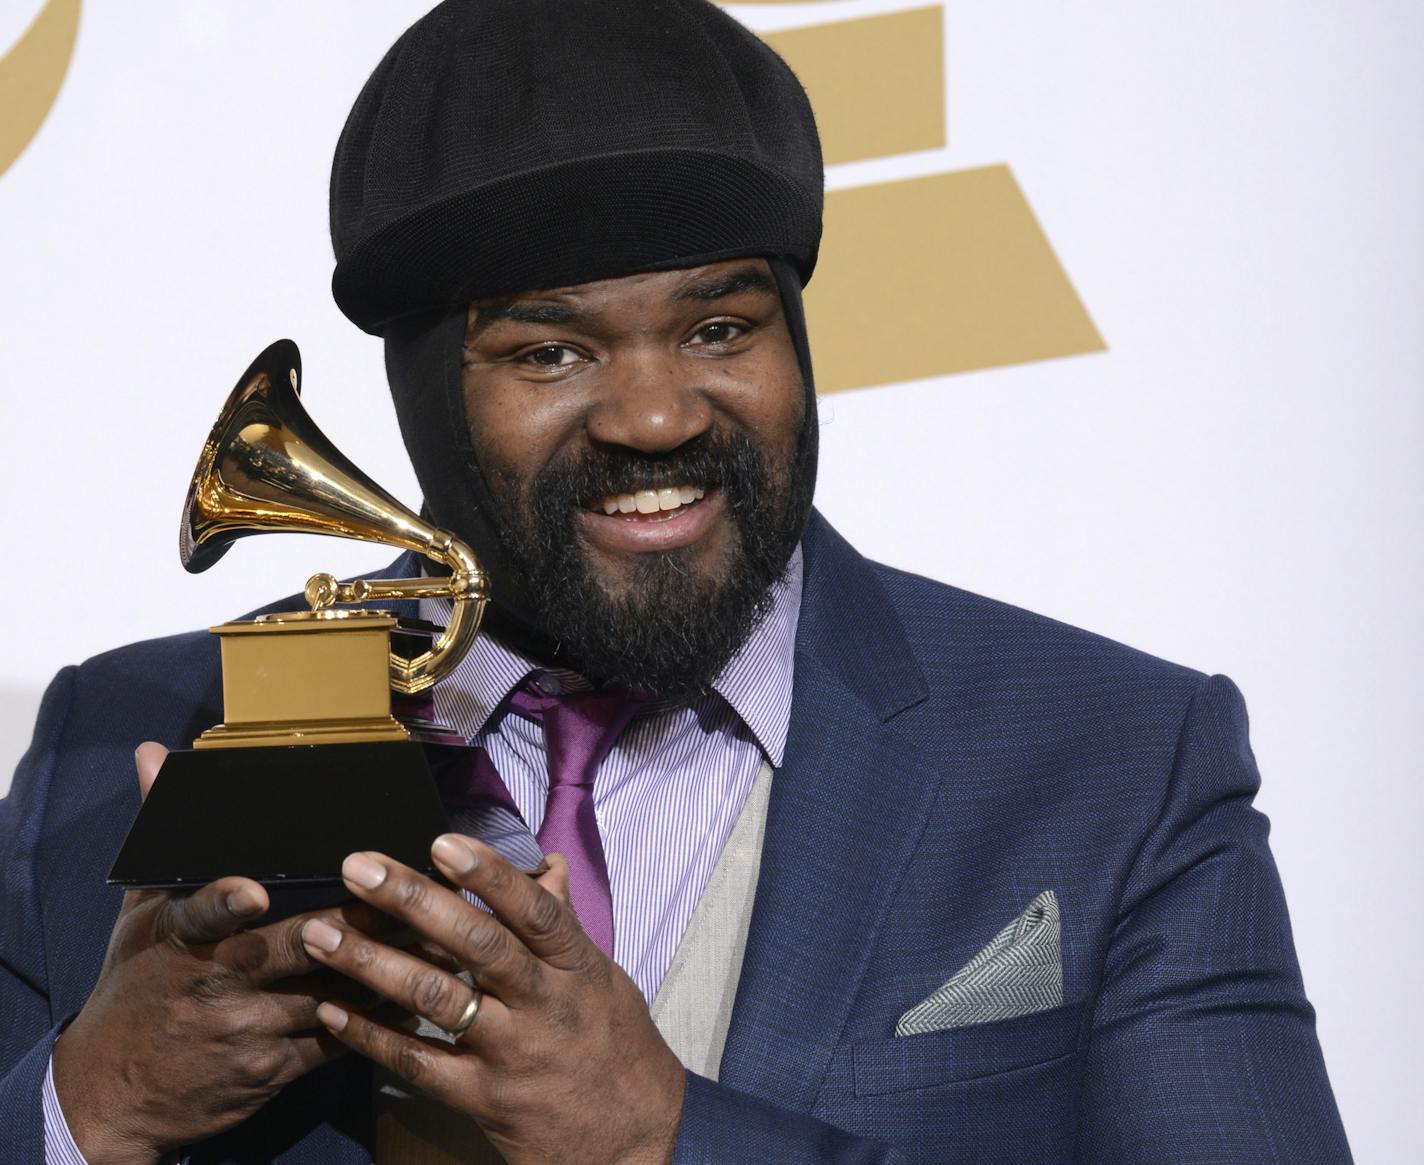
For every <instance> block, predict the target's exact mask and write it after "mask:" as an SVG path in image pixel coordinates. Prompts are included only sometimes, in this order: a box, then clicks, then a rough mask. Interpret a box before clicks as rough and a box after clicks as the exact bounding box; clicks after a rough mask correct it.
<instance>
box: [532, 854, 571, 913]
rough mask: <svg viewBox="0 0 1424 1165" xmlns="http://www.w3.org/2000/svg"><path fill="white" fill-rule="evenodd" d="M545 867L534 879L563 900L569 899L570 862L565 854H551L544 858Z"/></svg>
mask: <svg viewBox="0 0 1424 1165" xmlns="http://www.w3.org/2000/svg"><path fill="white" fill-rule="evenodd" d="M544 865H545V869H544V871H543V872H542V873H541V874H540V875H539V876H538V877H537V878H535V879H534V880H535V881H536V882H538V883H539V885H541V886H543V887H544V889H545V890H547V891H548V892H549V893H550V894H552V895H553V896H554V897H555V898H557V899H559V901H561V902H568V901H569V863H568V862H566V861H565V860H564V855H563V854H549V855H548V857H546V858H545V859H544Z"/></svg>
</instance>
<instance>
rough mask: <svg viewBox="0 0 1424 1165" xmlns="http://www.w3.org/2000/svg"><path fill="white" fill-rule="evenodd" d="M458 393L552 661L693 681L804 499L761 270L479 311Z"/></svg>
mask: <svg viewBox="0 0 1424 1165" xmlns="http://www.w3.org/2000/svg"><path fill="white" fill-rule="evenodd" d="M463 389H464V399H465V409H466V415H467V417H468V420H469V425H470V434H471V441H472V444H473V446H474V449H475V451H476V454H477V456H478V459H479V463H480V466H481V468H482V470H483V472H484V474H485V477H486V480H487V483H488V486H489V489H490V492H491V494H492V495H493V497H494V498H495V501H496V503H497V505H498V508H499V510H500V513H498V514H496V515H494V517H495V519H496V524H497V525H498V526H499V528H500V535H501V538H502V540H503V542H504V543H505V545H506V546H507V547H508V549H509V551H510V557H511V558H512V559H513V560H514V562H515V567H516V569H517V570H518V571H519V573H520V574H522V575H523V576H524V577H523V578H521V579H518V580H515V581H516V583H517V585H518V586H519V587H520V589H521V590H523V591H524V593H525V594H526V596H527V597H528V598H529V599H530V600H531V602H532V604H533V606H534V608H535V609H536V611H537V613H538V617H539V620H540V622H541V624H542V626H543V629H544V630H545V631H546V632H547V633H548V634H549V635H550V636H551V638H552V639H554V640H555V641H556V642H559V643H560V644H561V652H563V653H565V654H566V655H567V656H568V661H569V662H570V664H571V665H572V666H575V667H577V668H578V669H579V670H581V671H583V672H584V673H585V674H586V675H588V676H589V677H590V678H591V679H594V680H596V681H599V682H604V683H612V684H618V685H621V686H626V687H638V688H643V689H646V690H649V691H654V692H657V693H659V694H662V695H668V696H671V695H686V694H691V693H694V692H696V691H699V690H701V689H703V688H705V687H706V685H707V684H709V683H710V682H711V680H712V679H713V678H715V676H716V674H717V672H718V671H720V669H721V667H722V666H723V665H724V664H725V663H726V661H727V659H728V658H730V656H731V654H732V653H733V652H734V651H735V650H736V648H737V647H738V646H739V645H740V644H741V642H742V641H743V640H744V639H745V637H746V635H747V633H748V632H749V631H750V630H751V628H752V626H753V625H754V623H755V620H756V619H757V618H758V617H759V616H760V614H761V612H762V611H763V610H764V609H765V606H766V603H767V593H768V589H769V587H770V585H771V584H772V583H773V582H774V581H775V580H776V579H777V578H778V577H779V576H780V574H781V573H782V571H783V570H784V568H785V565H786V562H787V559H788V558H789V556H790V554H791V551H792V549H793V548H794V546H795V541H796V538H797V537H798V536H799V533H800V527H801V524H802V521H803V520H804V517H805V511H806V505H807V502H808V498H807V496H806V495H807V492H808V491H809V488H810V482H809V480H807V479H809V477H810V469H809V465H808V464H807V462H808V460H809V458H808V456H807V454H806V449H807V448H808V442H809V438H810V436H812V435H813V434H810V433H809V432H808V429H809V427H810V426H811V425H813V424H814V416H808V410H807V395H806V392H805V389H804V386H803V381H802V377H801V372H800V368H799V366H798V364H797V359H796V350H795V347H794V345H793V343H792V340H791V336H790V333H789V332H788V330H787V325H786V321H785V318H784V316H783V314H782V306H781V298H780V295H779V293H778V290H777V286H776V282H775V280H774V278H773V276H772V273H771V271H770V269H769V267H768V266H767V264H766V263H765V261H763V260H760V259H743V260H734V261H731V262H725V263H715V264H711V265H708V266H703V267H696V268H690V269H684V270H677V271H664V272H653V273H649V274H642V275H632V276H627V277H625V278H620V279H608V280H602V281H599V282H596V283H587V284H580V285H579V286H576V287H569V288H561V289H557V290H553V291H540V292H533V293H529V294H527V295H520V296H516V297H513V298H510V299H502V300H496V301H490V302H481V303H477V304H475V305H473V306H472V307H471V308H470V311H469V318H468V326H467V333H466V340H465V349H464V371H463Z"/></svg>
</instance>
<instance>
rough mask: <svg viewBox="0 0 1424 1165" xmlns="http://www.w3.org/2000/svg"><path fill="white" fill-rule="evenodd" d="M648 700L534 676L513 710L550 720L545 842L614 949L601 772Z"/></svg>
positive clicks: (587, 926) (578, 908) (592, 934)
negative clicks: (596, 806)
mask: <svg viewBox="0 0 1424 1165" xmlns="http://www.w3.org/2000/svg"><path fill="white" fill-rule="evenodd" d="M647 703H648V700H647V699H646V698H645V697H642V696H635V695H632V694H630V693H628V692H568V693H565V694H564V695H557V696H555V695H549V694H547V693H545V692H543V691H541V690H540V689H539V687H538V686H537V684H536V683H535V682H534V681H533V679H529V680H526V681H525V682H524V683H523V684H521V685H520V686H519V687H518V688H517V689H516V690H515V692H514V694H513V696H512V697H511V698H510V702H509V707H510V710H511V711H514V712H516V713H518V714H519V715H521V716H523V717H525V718H526V719H529V720H534V721H536V722H539V723H542V724H543V725H544V742H545V749H546V751H547V752H548V756H549V801H548V804H547V806H546V807H545V809H544V823H543V824H542V825H541V826H540V827H539V833H538V835H537V836H538V840H539V846H540V848H542V849H543V851H544V852H545V853H561V854H563V855H564V858H565V860H567V861H568V863H569V897H570V899H571V900H572V901H573V907H574V913H575V914H577V915H578V919H579V922H581V923H582V924H583V929H584V930H585V932H587V934H588V936H589V938H591V939H593V941H594V942H596V943H597V944H598V945H599V947H600V948H602V950H603V952H604V953H605V954H607V955H608V956H610V957H612V955H613V893H612V889H611V888H610V886H609V882H608V865H607V863H606V862H605V861H604V858H603V842H602V841H601V840H600V839H599V836H598V821H597V819H596V818H595V817H594V813H593V777H594V774H595V773H597V772H598V766H599V765H600V764H602V763H603V758H604V757H606V756H607V755H608V754H609V752H610V751H612V749H613V746H614V744H615V743H617V741H618V737H619V735H620V734H621V733H622V732H623V729H624V728H626V727H627V726H628V722H629V721H630V720H632V719H633V717H634V716H635V715H637V713H638V710H639V709H640V708H642V707H643V706H644V705H646V704H647Z"/></svg>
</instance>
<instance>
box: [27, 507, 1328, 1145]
mask: <svg viewBox="0 0 1424 1165" xmlns="http://www.w3.org/2000/svg"><path fill="white" fill-rule="evenodd" d="M805 556H806V581H805V592H804V604H803V608H802V614H801V620H800V626H799V630H798V634H797V649H796V675H795V695H794V703H793V708H792V714H791V731H790V738H789V740H788V743H787V749H786V763H785V766H784V767H783V768H782V769H781V770H780V771H778V773H777V775H776V778H775V781H774V782H773V790H772V798H771V805H770V810H769V819H768V822H767V830H766V840H765V849H764V854H763V859H762V870H761V880H760V883H759V885H758V888H757V896H756V904H755V909H754V912H753V917H752V923H751V932H750V935H749V938H748V943H747V951H746V960H745V964H744V968H743V972H742V978H741V983H740V986H739V989H738V992H737V998H736V1006H735V1010H734V1013H733V1018H732V1025H731V1030H730V1033H729V1035H728V1039H727V1045H726V1052H725V1055H724V1056H723V1060H722V1067H721V1082H720V1083H718V1084H713V1083H711V1082H709V1081H706V1080H704V1079H701V1078H699V1077H690V1078H689V1087H688V1090H687V1100H686V1105H685V1108H684V1112H683V1120H682V1130H681V1134H680V1139H679V1144H678V1149H677V1157H676V1160H677V1161H678V1162H708V1163H712V1162H719V1163H720V1162H757V1163H763V1162H773V1161H774V1162H789V1163H797V1162H806V1163H809V1162H846V1163H849V1162H863V1161H864V1162H871V1161H874V1162H890V1161H917V1162H938V1163H954V1162H966V1163H967V1162H976V1163H981V1165H982V1163H987V1162H1003V1163H1005V1165H1047V1163H1050V1162H1051V1163H1058V1162H1062V1163H1068V1162H1084V1163H1089V1162H1090V1163H1094V1165H1102V1163H1118V1162H1121V1163H1123V1165H1129V1163H1130V1165H1146V1163H1158V1162H1160V1163H1164V1165H1165V1163H1168V1162H1171V1163H1176V1162H1184V1161H1191V1162H1208V1161H1221V1162H1232V1163H1235V1165H1244V1163H1254V1162H1288V1163H1290V1165H1310V1163H1317V1162H1318V1163H1322V1165H1325V1163H1328V1165H1337V1163H1339V1162H1345V1161H1348V1160H1349V1151H1348V1149H1347V1148H1346V1144H1345V1138H1344V1133H1343V1131H1342V1129H1341V1126H1340V1121H1339V1117H1338V1116H1337V1114H1336V1110H1335V1105H1334V1101H1333V1099H1332V1097H1331V1093H1330V1087H1329V1083H1328V1081H1327V1079H1326V1074H1325V1067H1324V1064H1323V1063H1322V1060H1321V1056H1320V1050H1319V1047H1318V1044H1317V1042H1316V1038H1315V1032H1314V1017H1313V1013H1312V1011H1311V1008H1310V1005H1309V1004H1308V1003H1307V1001H1306V998H1305V995H1304V992H1303V990H1302V987H1301V981H1300V975H1299V972H1298V970H1297V966H1296V960H1295V955H1294V951H1293V948H1292V942H1291V936H1290V927H1289V922H1288V920H1287V916H1286V907H1285V902H1284V900H1283V898H1282V895H1281V888H1280V884H1279V881H1278V879H1277V876H1276V871H1275V868H1274V866H1273V864H1272V861H1271V855H1270V852H1269V850H1268V848H1267V843H1266V834H1267V823H1266V820H1265V819H1264V818H1263V817H1262V816H1261V815H1260V814H1258V813H1257V812H1256V811H1255V810H1254V809H1252V807H1251V799H1252V796H1253V794H1254V793H1255V791H1256V787H1257V783H1258V778H1257V774H1256V768H1255V764H1254V762H1253V760H1252V756H1251V751H1250V748H1249V746H1248V744H1247V739H1246V717H1245V712H1244V709H1243V707H1242V703H1241V699H1240V697H1239V695H1238V693H1237V692H1236V690H1235V688H1234V687H1233V686H1232V685H1231V683H1230V682H1229V681H1227V680H1225V679H1222V678H1219V677H1218V678H1215V679H1208V678H1206V677H1204V676H1202V675H1199V674H1197V673H1195V672H1191V671H1188V670H1185V669H1183V668H1180V667H1176V666H1173V665H1171V664H1167V663H1163V662H1161V661H1160V660H1156V659H1152V658H1150V657H1148V656H1146V655H1142V654H1140V653H1138V652H1135V651H1132V650H1130V649H1128V648H1125V647H1122V646H1120V645H1118V644H1114V643H1111V642H1108V641H1106V640H1104V639H1101V638H1098V637H1095V636H1093V635H1089V634H1087V633H1085V632H1082V631H1078V630H1075V629H1073V628H1070V627H1066V626H1063V625H1061V624H1058V623H1055V622H1052V621H1050V620H1048V619H1044V618H1040V617H1038V616H1035V615H1030V614H1027V613H1025V612H1023V611H1019V610H1015V609H1013V608H1010V607H1006V606H1004V605H1002V604H999V603H995V602H992V601H989V600H987V599H983V598H979V597H976V596H973V595H969V594H966V593H964V592H961V591H957V590H954V589H952V588H949V587H945V586H942V585H939V584H937V583H933V582H929V581H927V580H925V579H922V578H917V577H914V576H911V575H908V574H904V573H902V572H899V571H896V570H892V569H890V568H887V567H883V566H879V565H876V564H873V563H870V562H867V561H866V560H864V559H862V558H861V557H860V556H859V555H857V554H856V553H855V551H854V550H852V549H851V547H849V546H848V545H847V544H846V543H845V542H844V541H842V540H841V539H840V537H839V536H838V535H836V534H835V532H834V531H832V530H831V529H830V527H829V526H827V525H826V524H825V522H824V521H823V520H821V519H820V518H819V517H816V518H813V520H812V524H811V526H810V528H809V530H808V532H807V535H806V539H805ZM220 714H221V707H220V678H219V671H218V662H217V653H216V649H215V646H214V642H213V637H212V636H209V635H207V634H206V633H197V634H192V635H184V636H178V637H175V638H171V639H164V640H158V641H155V642H150V643H143V644H138V645H135V646H131V647H126V648H123V649H121V650H119V651H115V652H111V653H109V654H107V655H103V656H99V657H98V658H96V659H93V660H90V661H89V662H88V663H86V664H84V665H82V666H80V667H77V668H67V669H66V670H65V671H63V672H62V673H60V675H59V677H58V678H57V679H56V680H55V681H54V684H53V685H52V686H51V688H50V690H49V692H48V694H47V695H46V697H45V700H44V704H43V707H42V709H41V712H40V717H39V723H38V726H37V728H36V732H35V740H34V744H33V746H32V747H31V749H30V751H29V752H28V753H27V754H26V756H25V759H24V760H23V762H22V763H21V766H20V769H19V771H18V773H17V775H16V777H15V782H14V786H13V789H12V791H11V793H10V796H9V797H8V798H7V799H6V800H5V801H4V802H3V803H0V855H3V856H2V858H0V860H3V866H0V869H3V886H2V887H0V1127H3V1128H5V1129H7V1130H8V1131H9V1136H8V1138H7V1139H6V1141H7V1143H5V1144H3V1146H0V1160H4V1161H7V1162H8V1161H15V1162H24V1163H26V1165H33V1163H34V1162H39V1161H42V1160H43V1156H42V1124H41V1117H40V1102H39V1097H40V1087H41V1083H42V1080H43V1076H44V1071H45V1066H46V1063H47V1061H48V1057H49V1054H50V1046H51V1044H52V1041H53V1039H54V1035H55V1032H56V1030H57V1029H58V1027H59V1026H60V1025H62V1023H63V1022H64V1021H65V1020H66V1019H67V1018H68V1017H70V1016H72V1015H73V1014H74V1013H75V1012H76V1011H77V1010H78V1009H79V1008H80V1007H81V1006H82V1004H83V1002H84V1000H85V998H86V997H87V996H88V993H89V991H90V989H91V987H92V984H93V983H94V980H95V978H96V976H97V973H98V970H99V964H100V960H101V958H102V955H103V951H104V947H105V942H106V939H107V936H108V933H109V930H110V927H111V925H112V923H113V920H114V916H115V914H116V912H117V910H118V906H119V900H120V895H119V893H118V892H117V891H114V890H111V889H108V888H106V887H105V886H104V875H105V873H106V871H107V869H108V866H109V863H110V862H111V860H112V858H113V856H114V854H115V852H116V851H117V849H118V846H119V844H120V842H121V841H122V839H123V836H124V833H125V831H126V829H127V827H128V825H129V823H130V821H131V820H132V818H133V816H134V813H135V812H136V810H137V808H138V795H137V789H136V781H135V778H134V773H133V759H132V753H133V747H134V745H135V743H136V742H138V741H140V740H143V739H146V738H152V739H157V740H161V741H164V742H166V743H167V744H169V745H171V746H186V745H187V744H188V742H189V741H190V740H191V739H192V738H193V737H194V736H195V735H196V734H197V733H198V732H199V731H200V730H202V729H203V728H206V727H208V726H209V725H211V724H212V723H214V722H216V721H217V720H219V719H220ZM1043 890H1054V891H1055V892H1056V894H1057V896H1058V900H1059V903H1060V904H1061V909H1062V919H1063V961H1064V998H1065V999H1066V1000H1067V1001H1068V1002H1067V1004H1066V1005H1065V1006H1063V1007H1060V1008H1057V1009H1055V1010H1053V1011H1049V1012H1043V1013H1040V1014H1037V1015H1032V1016H1028V1017H1025V1018H1022V1019H1014V1020H1009V1021H1004V1022H998V1023H991V1024H984V1025H980V1026H977V1027H968V1028H962V1029H959V1030H955V1031H947V1032H940V1033H933V1034H928V1035H916V1036H908V1037H899V1038H896V1037H895V1036H894V1035H893V1034H892V1033H893V1031H894V1027H895V1021H896V1019H897V1018H898V1016H899V1015H900V1014H901V1013H902V1012H904V1011H905V1010H906V1009H907V1008H909V1007H911V1006H912V1005H913V1004H915V1003H917V1002H919V1001H920V1000H921V999H923V998H924V997H925V996H927V995H929V994H930V993H931V992H933V991H934V990H935V989H936V988H937V987H938V986H939V985H940V984H941V983H943V982H944V981H945V980H946V979H947V978H949V976H950V975H951V974H953V972H954V971H956V970H957V969H958V968H959V967H961V966H962V965H963V964H964V963H965V962H967V961H968V960H969V959H970V958H971V957H972V956H973V955H974V953H975V952H976V951H978V950H979V949H980V948H981V947H982V946H983V945H984V944H985V943H986V942H987V941H988V940H989V939H990V938H992V937H993V936H994V935H995V934H996V933H997V932H998V931H999V929H1000V928H1001V927H1002V926H1003V925H1004V924H1005V923H1007V922H1008V921H1009V920H1011V919H1012V918H1014V917H1015V916H1016V915H1017V914H1018V912H1019V911H1020V910H1022V909H1023V907H1024V906H1025V905H1026V904H1027V903H1028V902H1029V901H1030V900H1031V899H1032V898H1033V897H1034V896H1035V895H1037V894H1038V893H1039V892H1040V891H1043ZM367 1071H368V1069H367V1067H366V1065H365V1064H363V1063H362V1062H361V1061H360V1060H358V1059H356V1058H354V1057H352V1058H348V1059H346V1060H344V1061H342V1062H340V1063H337V1064H334V1065H331V1066H329V1067H327V1068H325V1069H322V1070H320V1071H318V1072H316V1073H313V1074H312V1075H311V1076H309V1077H307V1078H305V1079H303V1080H301V1081H299V1082H297V1083H296V1084H294V1085H292V1086H291V1087H290V1088H288V1089H287V1090H286V1091H285V1092H284V1093H283V1094H282V1095H281V1096H279V1097H278V1098H277V1099H276V1100H274V1101H273V1102H272V1103H271V1104H270V1105H269V1106H268V1107H267V1108H266V1109H264V1110H263V1111H262V1112H261V1113H259V1114H258V1115H257V1116H256V1117H254V1118H253V1119H252V1120H251V1121H249V1122H248V1123H247V1124H246V1125H244V1126H242V1127H240V1128H239V1129H237V1130H235V1131H233V1132H232V1133H230V1134H228V1135H226V1136H224V1137H221V1138H218V1139H217V1140H216V1141H214V1142H210V1143H209V1144H207V1145H204V1146H199V1147H197V1148H196V1149H195V1150H194V1153H193V1160H194V1161H198V1162H208V1161H213V1162H217V1161H234V1162H236V1161H242V1162H250V1161H268V1160H273V1161H280V1162H283V1163H290V1165H297V1163H302V1165H329V1163H332V1162H337V1163H345V1162H351V1163H353V1165H354V1163H356V1162H364V1161H367V1160H368V1159H369V1157H368V1154H367V1151H366V1149H365V1148H364V1144H365V1143H366V1140H367V1138H368V1136H369V1110H368V1101H369V1087H370V1086H369V1078H368V1075H367Z"/></svg>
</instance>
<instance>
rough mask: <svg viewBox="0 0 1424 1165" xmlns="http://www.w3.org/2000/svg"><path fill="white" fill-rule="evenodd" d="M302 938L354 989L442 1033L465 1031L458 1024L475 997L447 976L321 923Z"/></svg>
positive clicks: (391, 949) (309, 925)
mask: <svg viewBox="0 0 1424 1165" xmlns="http://www.w3.org/2000/svg"><path fill="white" fill-rule="evenodd" d="M303 933H304V936H305V938H306V943H307V949H308V951H310V953H311V955H312V957H313V958H315V959H319V960H321V961H322V962H323V963H325V964H327V965H328V966H330V967H333V968H335V969H336V970H338V971H340V972H341V973H342V974H344V975H348V976H350V978H351V979H353V980H354V981H355V982H356V983H358V984H360V985H362V986H364V987H368V988H370V989H371V990H372V991H375V992H377V993H378V994H380V995H381V996H382V997H384V998H385V999H388V1000H390V1002H392V1003H394V1004H396V1005H397V1006H398V1007H400V1008H402V1009H403V1010H405V1011H407V1012H410V1013H411V1014H413V1015H420V1016H424V1017H425V1018H426V1019H428V1020H430V1022H431V1023H433V1024H435V1025H436V1026H437V1027H442V1028H444V1029H445V1030H446V1031H453V1030H455V1029H456V1028H457V1027H460V1026H464V1027H466V1028H468V1026H469V1025H468V1024H465V1023H463V1021H464V1020H465V1018H466V1015H467V1013H468V1012H469V1009H470V1003H471V1001H472V1000H478V999H479V996H478V995H477V994H476V992H475V991H474V989H473V988H471V987H470V986H469V985H468V984H466V983H465V982H464V981H463V980H460V979H457V978H456V977H455V976H454V975H453V974H451V973H450V972H449V971H446V970H444V969H442V968H440V967H436V966H433V965H432V964H430V963H427V962H425V961H424V960H423V959H419V958H416V957H415V956H414V955H410V954H407V953H406V952H405V951H400V950H396V949H395V948H394V947H388V946H385V945H384V944H382V943H378V942H373V941H372V940H371V939H369V938H367V937H366V936H365V935H363V934H361V933H359V932H358V931H348V930H343V929H342V928H340V927H337V926H333V925H331V924H330V923H328V922H326V921H325V920H323V919H313V920H312V921H311V922H308V923H307V925H306V929H305V931H304V932H303ZM477 1006H478V1004H477Z"/></svg>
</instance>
